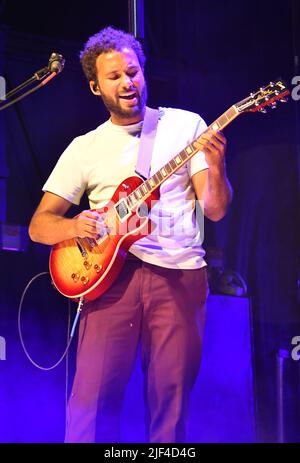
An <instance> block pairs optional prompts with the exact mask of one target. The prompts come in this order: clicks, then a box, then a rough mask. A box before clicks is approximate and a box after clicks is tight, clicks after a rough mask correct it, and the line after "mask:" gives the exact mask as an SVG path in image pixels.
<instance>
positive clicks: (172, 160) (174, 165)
mask: <svg viewBox="0 0 300 463" xmlns="http://www.w3.org/2000/svg"><path fill="white" fill-rule="evenodd" d="M169 164H170V166H171V167H172V170H174V169H176V167H177V166H176V162H175V161H174V159H171V161H170V162H169Z"/></svg>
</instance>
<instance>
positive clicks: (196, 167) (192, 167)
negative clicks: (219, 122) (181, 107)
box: [188, 117, 208, 177]
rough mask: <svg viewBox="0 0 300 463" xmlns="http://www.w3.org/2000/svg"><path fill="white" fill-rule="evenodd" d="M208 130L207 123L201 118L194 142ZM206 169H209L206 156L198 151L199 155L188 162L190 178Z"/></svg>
mask: <svg viewBox="0 0 300 463" xmlns="http://www.w3.org/2000/svg"><path fill="white" fill-rule="evenodd" d="M206 128H207V125H206V123H205V121H204V120H203V119H202V118H201V117H199V121H198V124H197V127H196V130H195V132H194V135H193V140H195V138H197V137H199V135H201V133H202V132H204V130H206ZM191 141H192V140H191ZM204 169H208V165H207V162H206V160H205V155H204V153H203V152H202V151H198V153H196V154H195V155H194V156H193V157H192V159H191V160H190V162H188V172H189V176H190V177H192V176H193V175H194V174H196V173H197V172H199V171H200V170H204Z"/></svg>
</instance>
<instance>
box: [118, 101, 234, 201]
mask: <svg viewBox="0 0 300 463" xmlns="http://www.w3.org/2000/svg"><path fill="white" fill-rule="evenodd" d="M238 115H239V111H238V109H237V107H236V106H235V105H233V106H231V107H230V108H229V109H228V110H227V111H225V113H224V114H222V115H221V116H220V117H219V118H218V119H216V120H215V121H214V122H213V123H212V124H211V125H210V126H209V128H211V129H213V130H222V129H224V128H225V127H226V126H227V125H228V124H230V122H231V121H233V119H235V118H236V117H237V116H238ZM200 137H201V135H200V136H199V137H197V138H196V139H195V140H193V141H192V142H191V143H190V144H189V145H187V146H186V147H185V148H184V149H183V150H182V151H180V153H178V154H177V155H176V156H175V157H174V158H172V159H171V160H170V161H169V162H167V163H166V164H165V165H164V166H163V167H161V168H160V169H159V170H158V171H157V172H156V173H155V174H154V175H152V176H151V177H150V178H149V179H148V180H146V181H145V182H143V183H142V184H141V185H140V186H139V187H138V188H136V189H135V190H134V191H133V192H132V193H130V194H129V195H128V196H127V198H126V200H124V201H125V202H126V206H127V208H128V209H130V210H132V209H134V208H136V207H137V205H138V204H140V203H141V202H143V201H144V200H145V199H147V197H149V196H150V194H151V193H152V192H153V191H154V190H156V188H158V187H159V186H160V185H161V184H162V183H163V182H165V181H166V180H167V179H168V178H169V177H170V176H171V175H172V174H174V172H176V171H177V170H178V169H179V168H180V167H182V166H183V165H184V164H185V163H186V162H188V161H189V160H190V159H191V158H192V157H193V156H194V155H195V154H196V153H197V152H198V151H199V148H197V147H196V146H195V142H198V141H199V139H200Z"/></svg>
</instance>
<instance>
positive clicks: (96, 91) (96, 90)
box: [90, 80, 101, 96]
mask: <svg viewBox="0 0 300 463" xmlns="http://www.w3.org/2000/svg"><path fill="white" fill-rule="evenodd" d="M90 89H91V92H92V93H93V94H94V95H97V96H99V95H101V93H100V90H99V87H98V84H96V82H95V81H94V80H90Z"/></svg>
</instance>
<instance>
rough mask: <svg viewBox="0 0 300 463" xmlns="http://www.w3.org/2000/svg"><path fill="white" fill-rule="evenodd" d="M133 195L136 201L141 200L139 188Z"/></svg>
mask: <svg viewBox="0 0 300 463" xmlns="http://www.w3.org/2000/svg"><path fill="white" fill-rule="evenodd" d="M132 194H133V196H134V199H135V202H137V201H138V200H139V196H138V194H137V190H135V191H134V192H133V193H132Z"/></svg>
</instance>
